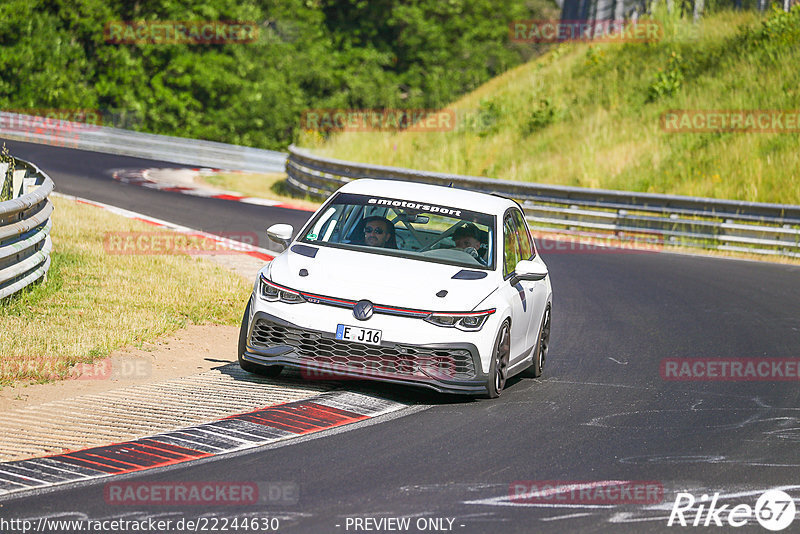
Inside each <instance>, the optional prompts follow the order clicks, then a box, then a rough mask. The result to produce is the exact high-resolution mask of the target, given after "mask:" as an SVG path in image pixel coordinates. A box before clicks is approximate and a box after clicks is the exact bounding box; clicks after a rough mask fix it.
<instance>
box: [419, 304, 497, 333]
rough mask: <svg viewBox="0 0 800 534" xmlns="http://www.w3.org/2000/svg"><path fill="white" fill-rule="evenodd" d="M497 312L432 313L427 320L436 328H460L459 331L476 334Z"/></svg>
mask: <svg viewBox="0 0 800 534" xmlns="http://www.w3.org/2000/svg"><path fill="white" fill-rule="evenodd" d="M495 311H496V310H495V309H494V308H492V309H491V310H484V311H478V312H465V313H432V314H430V315H428V316H427V317H426V318H425V320H426V321H428V322H429V323H431V324H435V325H436V326H444V327H448V328H453V327H455V328H458V329H459V330H466V331H467V332H475V331H478V330H480V329H481V328H483V323H485V322H486V319H488V318H489V316H490V315H491V314H493V313H494V312H495Z"/></svg>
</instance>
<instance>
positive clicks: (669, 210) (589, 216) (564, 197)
mask: <svg viewBox="0 0 800 534" xmlns="http://www.w3.org/2000/svg"><path fill="white" fill-rule="evenodd" d="M286 173H287V175H288V178H287V183H288V184H289V185H290V186H291V187H292V188H294V189H296V190H298V191H300V192H303V193H306V194H310V195H312V196H317V197H325V196H327V195H329V194H330V193H331V192H332V191H334V190H335V189H337V188H338V187H340V186H341V185H342V184H344V183H346V182H349V181H351V180H355V179H359V178H377V179H388V180H406V181H415V182H423V183H429V184H436V185H450V184H453V185H454V186H456V187H459V188H462V189H472V190H476V191H482V192H486V193H498V194H501V195H503V196H506V197H510V198H514V199H516V200H517V201H519V202H520V204H521V205H522V207H523V209H524V211H525V215H526V217H527V219H528V221H529V222H530V223H531V224H532V226H533V227H534V228H536V229H537V230H541V231H544V232H547V233H558V234H568V235H571V236H579V237H582V238H584V237H589V238H593V239H600V240H609V239H611V240H613V241H622V242H633V243H639V244H644V245H648V246H655V247H658V246H662V245H674V246H684V247H697V248H705V249H716V250H727V251H736V252H748V253H754V254H768V255H780V256H789V257H795V258H800V206H795V205H789V204H766V203H757V202H741V201H734V200H719V199H713V198H698V197H686V196H678V195H659V194H653V193H635V192H628V191H613V190H605V189H588V188H581V187H565V186H554V185H546V184H536V183H529V182H514V181H508V180H495V179H491V178H483V177H477V176H463V175H455V174H444V173H435V172H426V171H416V170H410V169H403V168H397V167H385V166H381V165H367V164H362V163H354V162H350V161H342V160H337V159H331V158H326V157H320V156H317V155H314V154H312V153H311V152H310V151H308V150H305V149H301V148H298V147H295V146H291V147H289V158H288V159H287V161H286Z"/></svg>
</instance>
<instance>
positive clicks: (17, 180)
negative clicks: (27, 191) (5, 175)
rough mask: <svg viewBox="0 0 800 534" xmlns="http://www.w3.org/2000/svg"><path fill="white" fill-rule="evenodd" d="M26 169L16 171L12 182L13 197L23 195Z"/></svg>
mask: <svg viewBox="0 0 800 534" xmlns="http://www.w3.org/2000/svg"><path fill="white" fill-rule="evenodd" d="M26 172H27V171H25V169H18V170H15V171H14V176H13V178H12V182H11V184H12V185H11V198H17V197H20V196H22V184H23V180H24V179H25V174H26Z"/></svg>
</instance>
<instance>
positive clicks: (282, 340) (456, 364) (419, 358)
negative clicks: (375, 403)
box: [250, 318, 475, 380]
mask: <svg viewBox="0 0 800 534" xmlns="http://www.w3.org/2000/svg"><path fill="white" fill-rule="evenodd" d="M250 344H251V345H252V346H253V347H256V348H258V347H262V348H270V347H275V346H277V345H286V346H289V347H292V348H293V349H294V351H295V354H297V355H298V356H299V358H300V359H301V361H302V362H304V363H307V364H313V368H314V369H316V370H317V371H319V370H322V371H321V372H323V373H324V372H325V371H330V372H331V373H336V372H340V373H348V372H351V373H356V374H358V375H367V376H369V375H375V376H400V377H406V378H422V379H425V378H427V379H430V378H432V377H433V378H442V379H445V380H447V379H450V380H465V379H467V380H468V379H473V378H475V364H474V362H473V360H472V355H471V354H470V351H468V350H466V349H459V348H431V347H419V346H413V345H393V346H377V345H365V344H362V343H355V342H352V341H344V340H338V339H334V338H332V337H324V336H323V335H322V334H320V333H317V332H310V331H307V330H303V329H300V328H296V327H292V326H284V325H280V324H278V323H275V322H273V321H269V320H266V319H263V318H259V319H257V320H256V323H255V326H254V327H253V331H252V334H251V335H250Z"/></svg>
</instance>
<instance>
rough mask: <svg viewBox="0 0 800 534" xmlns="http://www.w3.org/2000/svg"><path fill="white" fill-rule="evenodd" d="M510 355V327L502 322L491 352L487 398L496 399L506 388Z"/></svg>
mask: <svg viewBox="0 0 800 534" xmlns="http://www.w3.org/2000/svg"><path fill="white" fill-rule="evenodd" d="M510 354H511V326H510V325H509V323H508V321H506V322H504V323H503V325H502V326H501V327H500V331H499V332H498V333H497V341H495V344H494V351H493V352H492V364H491V366H489V376H488V377H487V379H486V390H487V395H486V396H487V397H488V398H490V399H496V398H497V397H499V396H500V393H502V392H503V388H505V387H506V379H507V378H508V360H509V356H510Z"/></svg>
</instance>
